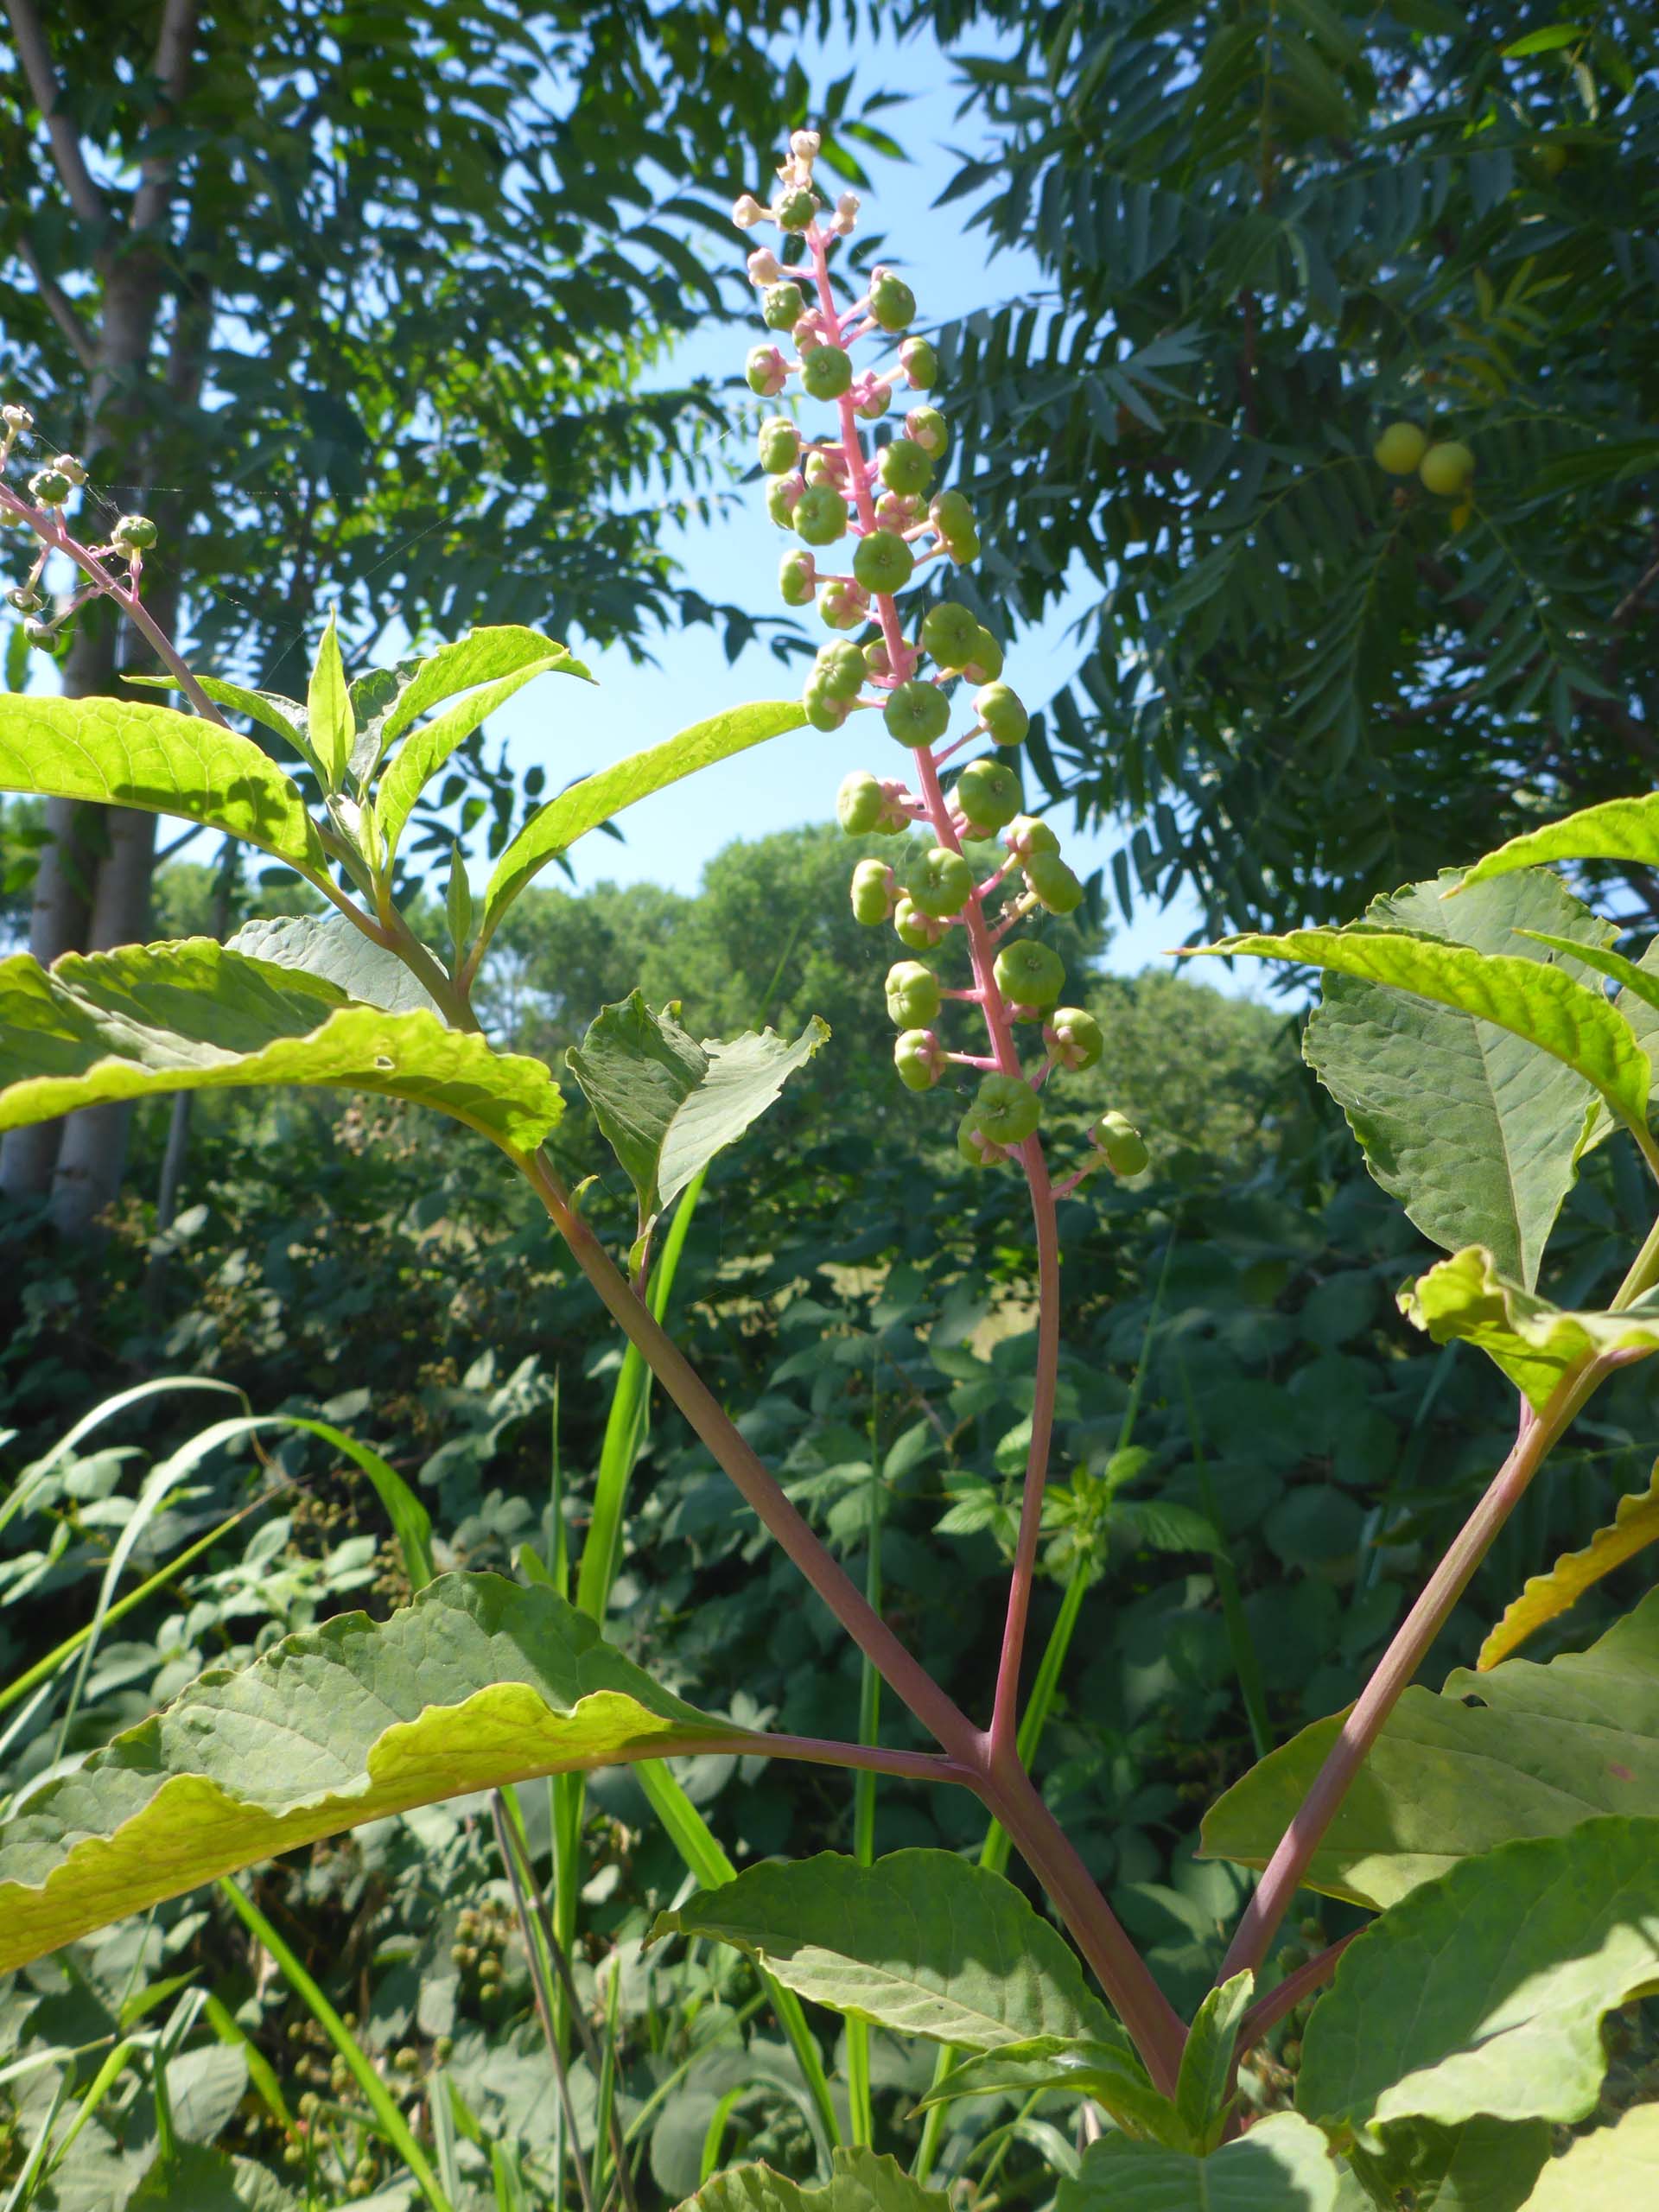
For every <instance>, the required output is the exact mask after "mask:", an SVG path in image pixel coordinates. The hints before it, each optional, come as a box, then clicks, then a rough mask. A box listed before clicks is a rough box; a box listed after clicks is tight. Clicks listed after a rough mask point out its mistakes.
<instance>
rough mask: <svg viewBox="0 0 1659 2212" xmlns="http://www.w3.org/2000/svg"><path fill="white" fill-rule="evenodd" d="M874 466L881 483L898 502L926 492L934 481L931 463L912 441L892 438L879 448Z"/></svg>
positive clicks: (924, 452) (926, 453)
mask: <svg viewBox="0 0 1659 2212" xmlns="http://www.w3.org/2000/svg"><path fill="white" fill-rule="evenodd" d="M877 466H878V467H880V471H881V481H882V482H883V483H884V484H885V485H886V486H887V489H888V491H889V492H896V493H898V494H899V498H900V499H912V498H914V497H915V495H916V494H917V493H920V492H925V491H926V489H927V487H928V486H929V485H930V484H931V482H932V481H933V462H932V459H931V455H930V454H929V453H928V451H927V448H925V446H922V445H919V444H918V442H916V440H915V439H914V438H893V439H891V440H890V441H889V442H888V443H887V444H886V445H884V446H883V447H882V448H881V458H880V461H879V462H878V464H877Z"/></svg>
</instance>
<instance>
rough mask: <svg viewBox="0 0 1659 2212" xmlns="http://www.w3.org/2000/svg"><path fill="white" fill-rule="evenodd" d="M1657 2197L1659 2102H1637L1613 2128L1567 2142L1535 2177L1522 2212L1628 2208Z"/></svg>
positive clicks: (1612, 2211) (1627, 2210)
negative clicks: (1651, 2103)
mask: <svg viewBox="0 0 1659 2212" xmlns="http://www.w3.org/2000/svg"><path fill="white" fill-rule="evenodd" d="M1644 2198H1645V2199H1646V2201H1647V2202H1649V2203H1650V2204H1651V2203H1654V2202H1659V2105H1637V2106H1635V2107H1633V2108H1632V2109H1631V2110H1630V2111H1629V2112H1627V2113H1624V2114H1622V2115H1621V2117H1620V2119H1619V2120H1618V2124H1617V2125H1616V2126H1612V2127H1599V2128H1597V2129H1596V2131H1595V2133H1593V2134H1592V2135H1581V2136H1580V2138H1579V2139H1578V2141H1577V2142H1576V2143H1569V2144H1568V2145H1567V2149H1566V2150H1565V2151H1564V2152H1562V2153H1561V2155H1560V2158H1553V2159H1552V2160H1551V2161H1550V2163H1549V2164H1548V2165H1547V2166H1546V2167H1545V2168H1544V2170H1543V2172H1542V2173H1541V2175H1540V2176H1539V2177H1538V2186H1537V2187H1536V2189H1535V2190H1534V2191H1533V2193H1532V2195H1531V2196H1529V2198H1528V2199H1527V2203H1526V2212H1632V2208H1634V2207H1635V2206H1637V2205H1639V2204H1640V2203H1641V2202H1643V2199H1644Z"/></svg>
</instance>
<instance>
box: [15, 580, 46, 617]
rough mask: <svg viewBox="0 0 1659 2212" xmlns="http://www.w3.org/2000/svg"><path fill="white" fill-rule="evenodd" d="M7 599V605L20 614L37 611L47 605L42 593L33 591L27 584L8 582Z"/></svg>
mask: <svg viewBox="0 0 1659 2212" xmlns="http://www.w3.org/2000/svg"><path fill="white" fill-rule="evenodd" d="M5 601H6V605H7V606H8V607H11V608H12V609H13V610H14V612H15V613H18V614H34V613H38V612H39V610H40V609H41V607H44V606H45V605H46V601H45V600H44V599H42V598H41V594H40V593H39V592H37V591H31V590H30V589H29V586H28V585H27V584H8V585H7V587H6V591H5Z"/></svg>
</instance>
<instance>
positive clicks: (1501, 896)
mask: <svg viewBox="0 0 1659 2212" xmlns="http://www.w3.org/2000/svg"><path fill="white" fill-rule="evenodd" d="M1455 880H1456V879H1455V877H1454V876H1452V875H1450V874H1448V875H1446V876H1443V877H1441V878H1440V879H1439V880H1437V881H1434V882H1428V883H1416V884H1413V885H1411V886H1410V887H1409V888H1408V889H1407V890H1404V891H1399V892H1395V893H1392V894H1391V895H1390V896H1389V897H1387V898H1383V899H1374V900H1373V901H1372V903H1371V905H1370V906H1369V907H1367V909H1366V912H1365V920H1366V923H1367V924H1368V925H1371V926H1375V927H1376V928H1380V929H1386V928H1389V927H1396V928H1400V929H1406V930H1410V931H1413V932H1414V933H1415V934H1416V935H1419V936H1422V937H1439V938H1446V939H1447V940H1448V941H1456V942H1458V943H1459V944H1466V945H1470V946H1472V947H1473V948H1474V949H1475V950H1477V951H1480V952H1500V951H1502V952H1508V953H1510V954H1513V955H1515V956H1516V957H1519V958H1522V959H1528V958H1539V959H1541V957H1542V955H1541V954H1538V955H1534V954H1531V953H1529V951H1528V950H1527V947H1526V943H1525V941H1524V940H1523V939H1521V938H1517V937H1516V931H1517V930H1520V929H1522V928H1526V929H1531V928H1538V927H1542V928H1548V929H1553V930H1555V931H1560V932H1562V933H1563V934H1562V935H1561V936H1559V937H1558V938H1556V939H1555V940H1554V942H1555V943H1556V944H1557V945H1558V946H1559V947H1560V950H1561V951H1563V952H1564V953H1567V954H1569V955H1570V954H1571V953H1572V952H1573V950H1574V949H1575V944H1576V941H1578V940H1579V939H1580V938H1581V939H1582V940H1583V941H1585V942H1586V943H1589V944H1594V945H1597V946H1598V947H1599V946H1600V945H1602V944H1605V942H1606V941H1607V939H1608V938H1609V937H1610V935H1611V925H1610V924H1608V923H1606V922H1604V921H1602V920H1601V919H1599V917H1597V916H1596V915H1594V914H1592V913H1591V912H1590V911H1589V909H1588V908H1587V907H1586V906H1583V905H1581V904H1580V901H1579V900H1578V899H1574V898H1573V897H1572V895H1571V894H1570V893H1568V892H1567V890H1565V889H1564V888H1563V887H1562V886H1561V885H1560V884H1559V883H1558V882H1557V881H1556V880H1555V879H1554V877H1553V876H1550V875H1547V874H1543V873H1542V872H1541V870H1531V871H1529V872H1528V873H1527V874H1524V875H1520V876H1516V877H1513V878H1510V879H1506V880H1504V881H1503V882H1502V883H1500V884H1496V885H1493V886H1491V887H1484V888H1483V889H1481V890H1479V891H1477V892H1475V893H1472V894H1471V895H1470V896H1468V897H1465V898H1459V899H1446V898H1444V897H1443V896H1442V895H1441V893H1442V892H1443V891H1444V890H1445V889H1446V887H1449V886H1450V885H1451V884H1452V882H1454V881H1455ZM1567 938H1572V939H1573V940H1574V943H1568V942H1567ZM1564 964H1565V967H1566V970H1567V973H1568V974H1569V975H1571V974H1573V972H1574V969H1573V962H1572V960H1571V958H1568V959H1567V960H1566V962H1565V963H1564ZM1303 1051H1304V1053H1305V1055H1306V1058H1307V1061H1308V1063H1309V1065H1311V1066H1312V1067H1313V1071H1314V1072H1315V1073H1316V1074H1317V1075H1318V1077H1319V1080H1320V1082H1321V1083H1323V1084H1324V1085H1325V1089H1326V1090H1329V1091H1330V1092H1331V1094H1332V1096H1333V1097H1334V1098H1335V1099H1336V1101H1337V1103H1338V1105H1339V1106H1340V1107H1341V1108H1342V1109H1343V1111H1344V1114H1345V1115H1346V1116H1347V1117H1348V1125H1349V1127H1350V1128H1351V1129H1352V1130H1353V1133H1354V1135H1355V1136H1356V1137H1357V1139H1358V1141H1359V1143H1360V1145H1361V1147H1362V1148H1363V1152H1364V1154H1365V1164H1366V1166H1368V1167H1369V1168H1370V1172H1371V1173H1372V1175H1373V1176H1374V1177H1375V1178H1376V1180H1377V1182H1379V1183H1380V1184H1381V1185H1382V1186H1383V1189H1384V1190H1385V1191H1387V1192H1389V1195H1390V1196H1391V1197H1393V1198H1398V1199H1399V1200H1400V1202H1401V1204H1402V1205H1403V1206H1404V1207H1405V1210H1406V1211H1407V1213H1408V1215H1409V1216H1410V1217H1411V1219H1412V1220H1413V1221H1414V1222H1415V1223H1416V1224H1417V1226H1418V1228H1419V1229H1421V1230H1422V1232H1423V1234H1424V1235H1425V1236H1427V1237H1429V1238H1431V1239H1432V1240H1433V1242H1434V1243H1437V1244H1440V1245H1443V1246H1445V1248H1446V1249H1447V1250H1448V1251H1453V1252H1454V1251H1457V1250H1458V1249H1459V1248H1460V1247H1462V1246H1464V1245H1466V1244H1484V1245H1486V1246H1488V1247H1489V1248H1490V1249H1491V1251H1492V1252H1493V1253H1494V1254H1495V1255H1497V1264H1498V1267H1499V1268H1500V1270H1501V1272H1502V1273H1503V1274H1507V1275H1509V1276H1510V1277H1512V1278H1513V1279H1514V1280H1515V1281H1518V1282H1521V1283H1523V1284H1524V1285H1525V1286H1526V1287H1527V1288H1528V1289H1529V1290H1530V1289H1531V1288H1532V1287H1533V1286H1534V1284H1535V1282H1536V1281H1537V1279H1538V1266H1539V1262H1540V1261H1541V1258H1542V1256H1543V1250H1544V1245H1545V1243H1546V1241H1547V1240H1548V1236H1549V1233H1550V1230H1551V1229H1552V1227H1553V1226H1554V1221H1555V1217H1556V1215H1557V1214H1558V1213H1559V1211H1560V1205H1561V1201H1562V1200H1563V1198H1565V1197H1566V1196H1567V1192H1568V1191H1569V1190H1570V1189H1571V1188H1572V1186H1573V1181H1574V1179H1575V1177H1576V1174H1577V1172H1578V1161H1579V1155H1580V1150H1581V1149H1582V1146H1583V1141H1584V1136H1585V1132H1586V1117H1587V1116H1589V1115H1590V1114H1591V1113H1592V1111H1595V1110H1597V1109H1598V1101H1597V1096H1596V1094H1595V1092H1594V1091H1593V1090H1592V1086H1591V1085H1590V1084H1589V1083H1588V1082H1587V1081H1586V1078H1585V1077H1583V1076H1581V1075H1580V1074H1578V1073H1577V1072H1575V1071H1574V1070H1573V1069H1572V1068H1570V1067H1566V1066H1563V1065H1562V1064H1561V1063H1560V1061H1559V1060H1557V1059H1552V1058H1549V1057H1548V1055H1547V1054H1545V1053H1542V1052H1537V1051H1535V1049H1534V1048H1533V1046H1531V1044H1530V1043H1529V1042H1528V1041H1527V1040H1525V1039H1522V1038H1520V1037H1517V1036H1516V1035H1515V1034H1514V1033H1513V1032H1511V1031H1510V1030H1507V1029H1502V1028H1498V1027H1495V1026H1494V1025H1493V1024H1492V1023H1491V1022H1489V1021H1482V1020H1478V1019H1477V1018H1476V1017H1475V1016H1474V1015H1473V1014H1470V1013H1468V1012H1466V1011H1465V1010H1464V1009H1463V1008H1462V1007H1453V1006H1443V1005H1432V1004H1430V1003H1428V1002H1427V1001H1425V1000H1424V999H1421V998H1420V997H1417V996H1415V995H1408V994H1406V993H1403V992H1401V991H1397V990H1390V989H1388V988H1385V987H1384V986H1383V985H1382V984H1380V983H1371V982H1362V981H1360V980H1359V979H1358V978H1357V977H1355V976H1331V977H1330V978H1329V980H1328V981H1327V982H1326V984H1325V992H1324V996H1323V999H1322V1001H1321V1003H1320V1005H1319V1007H1317V1008H1316V1009H1315V1011H1314V1013H1313V1015H1312V1017H1311V1019H1310V1020H1309V1021H1308V1025H1307V1029H1306V1035H1305V1038H1304V1040H1303Z"/></svg>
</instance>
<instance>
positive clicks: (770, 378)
mask: <svg viewBox="0 0 1659 2212" xmlns="http://www.w3.org/2000/svg"><path fill="white" fill-rule="evenodd" d="M743 374H744V377H745V379H746V380H747V384H748V387H749V390H750V391H753V392H757V393H759V395H760V397H761V398H762V399H775V398H776V397H777V396H778V394H779V392H780V391H782V390H783V388H784V386H785V385H786V384H787V383H788V382H789V364H788V363H787V362H786V361H785V359H784V357H783V355H782V354H781V353H779V351H778V348H777V347H776V346H754V347H753V348H752V349H751V351H750V353H749V357H748V359H747V361H745V362H744V364H743Z"/></svg>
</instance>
